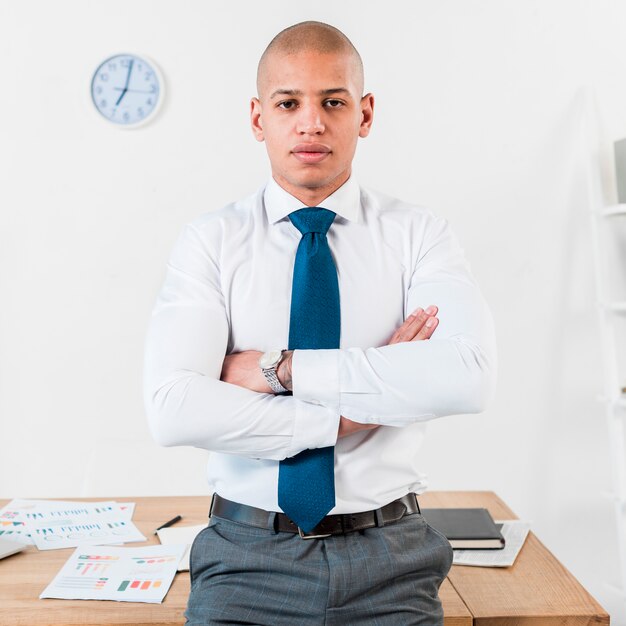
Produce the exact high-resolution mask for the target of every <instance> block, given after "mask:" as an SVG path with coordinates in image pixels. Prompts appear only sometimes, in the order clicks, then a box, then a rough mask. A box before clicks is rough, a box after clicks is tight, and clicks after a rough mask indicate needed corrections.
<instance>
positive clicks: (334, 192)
mask: <svg viewBox="0 0 626 626" xmlns="http://www.w3.org/2000/svg"><path fill="white" fill-rule="evenodd" d="M363 86H364V79H363V65H362V62H361V57H360V56H359V54H358V52H357V51H356V49H355V48H354V46H353V45H352V43H351V42H350V41H349V40H348V38H347V37H346V36H345V35H344V34H343V33H341V32H340V31H338V30H337V29H336V28H334V27H332V26H329V25H327V24H322V23H319V22H304V23H301V24H296V25H295V26H292V27H290V28H287V29H285V30H284V31H282V32H281V33H279V34H278V35H277V36H276V37H275V38H274V39H273V40H272V42H271V43H270V44H269V46H268V47H267V49H266V50H265V52H264V53H263V55H262V57H261V60H260V62H259V67H258V80H257V89H258V95H257V97H255V98H252V101H251V106H250V119H251V125H252V132H253V134H254V136H255V138H256V139H257V140H258V141H262V142H265V146H266V148H267V153H268V156H269V161H270V165H271V178H270V179H269V181H268V182H267V183H266V184H265V185H263V187H262V188H261V189H259V190H258V191H257V192H256V193H254V194H252V195H251V196H249V197H247V198H244V199H243V200H240V201H238V202H234V203H232V204H229V205H228V206H226V207H224V208H222V209H219V210H213V211H209V212H207V213H205V214H203V215H202V216H200V217H199V218H197V219H196V220H194V221H193V222H192V223H190V224H188V225H187V226H186V227H185V228H184V229H183V232H182V234H181V235H180V238H179V240H178V242H177V244H176V246H175V248H174V250H173V252H172V255H171V258H170V262H169V264H168V270H167V275H166V278H165V284H164V286H163V288H162V291H161V293H160V296H159V299H158V301H157V304H156V307H155V310H154V313H153V316H152V320H151V324H150V328H149V332H148V337H147V345H146V359H145V401H146V407H147V412H148V417H149V422H150V427H151V430H152V432H153V434H154V436H155V438H156V440H157V441H158V442H159V443H160V444H162V445H192V446H196V447H201V448H205V449H207V450H210V451H211V452H212V454H211V455H210V459H209V467H208V480H209V486H210V488H211V492H213V493H214V496H213V499H212V502H211V508H210V512H209V517H210V519H209V524H208V526H207V528H205V529H204V530H203V531H202V532H201V533H200V534H199V535H198V537H197V538H196V540H195V541H194V543H193V546H192V549H191V557H190V575H191V593H190V597H189V603H188V607H187V612H186V617H187V620H188V622H187V623H188V624H190V625H193V626H198V625H200V624H256V625H258V624H264V625H267V626H276V625H278V624H285V625H289V626H294V625H296V624H311V625H313V624H315V625H321V624H337V625H339V624H341V625H344V624H350V625H354V624H368V625H369V624H379V625H386V624H389V625H395V624H397V625H402V626H406V625H409V624H422V625H428V626H433V625H437V624H442V623H443V611H442V606H441V603H440V600H439V597H438V589H439V587H440V585H441V583H442V581H443V579H444V578H445V576H446V574H447V572H448V570H449V568H450V566H451V563H452V549H451V547H450V544H449V542H448V541H447V540H446V538H445V537H443V536H442V535H441V534H440V533H438V532H437V531H436V530H434V529H433V528H431V527H430V526H429V525H428V524H427V523H426V521H425V519H424V518H423V517H422V515H421V514H420V509H419V503H418V495H419V494H420V493H422V492H423V491H424V489H425V488H426V481H425V477H424V476H423V475H422V474H421V473H420V472H419V470H418V464H419V463H418V462H419V455H418V451H419V446H420V443H421V441H422V439H423V436H424V427H425V422H426V421H428V420H429V419H432V418H435V417H440V416H444V415H451V414H459V413H475V412H479V411H481V410H483V408H484V406H485V403H486V401H487V399H488V398H489V396H490V395H491V393H492V387H493V383H494V376H495V342H494V337H493V325H492V321H491V316H490V314H489V310H488V308H487V306H486V304H485V302H484V300H483V298H482V296H481V294H480V291H479V289H478V287H477V285H476V283H475V281H474V279H473V278H472V276H471V274H470V272H469V269H468V265H467V262H466V261H465V259H464V257H463V253H462V250H461V248H460V247H459V244H458V242H457V240H456V238H455V237H454V235H453V234H452V233H451V231H450V228H449V227H448V225H447V223H446V221H445V220H443V219H441V218H438V217H436V216H435V215H433V214H432V213H431V212H429V211H427V210H425V209H423V208H420V207H417V206H414V205H411V204H407V203H404V202H401V201H399V200H396V199H394V198H391V197H389V196H386V195H384V194H381V193H379V192H375V191H372V190H370V189H368V188H365V187H362V186H360V185H359V184H358V182H357V181H356V178H355V176H354V175H353V174H352V160H353V157H354V153H355V150H356V145H357V141H358V139H359V138H365V137H367V136H368V134H369V132H370V129H371V127H372V121H373V112H374V97H373V96H372V94H371V93H367V94H365V95H363ZM385 156H386V155H381V158H380V163H381V167H384V164H385V163H386V159H385ZM303 285H304V286H303ZM303 303H304V304H303ZM329 338H330V339H329Z"/></svg>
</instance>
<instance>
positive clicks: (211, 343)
mask: <svg viewBox="0 0 626 626" xmlns="http://www.w3.org/2000/svg"><path fill="white" fill-rule="evenodd" d="M228 338H229V322H228V317H227V314H226V307H225V302H224V297H223V293H222V290H221V286H220V270H219V264H218V261H217V259H216V258H214V257H213V256H212V255H211V254H210V253H209V250H208V248H207V246H206V245H205V242H204V241H203V238H202V237H201V236H200V233H199V232H198V230H197V228H196V227H195V226H194V225H188V226H186V227H185V229H184V230H183V232H182V234H181V236H180V237H179V239H178V241H177V243H176V245H175V247H174V250H173V252H172V255H171V258H170V261H169V263H168V266H167V272H166V276H165V281H164V284H163V287H162V289H161V292H160V294H159V297H158V300H157V303H156V306H155V308H154V311H153V313H152V316H151V319H150V323H149V327H148V332H147V336H146V343H145V357H144V404H145V407H146V412H147V416H148V423H149V427H150V430H151V432H152V435H153V437H154V438H155V440H156V441H157V443H159V444H160V445H164V446H175V445H189V446H195V447H199V448H204V449H207V450H211V451H215V452H223V453H229V454H236V455H240V456H248V457H252V458H259V459H275V460H280V459H283V458H286V457H290V456H293V455H295V454H297V453H298V452H300V451H302V450H304V449H306V448H317V447H325V446H329V445H333V444H334V443H335V441H336V438H337V429H338V423H339V412H338V406H337V405H335V406H332V404H329V405H322V404H316V403H312V402H305V401H303V400H300V399H297V398H295V397H292V396H276V395H274V394H269V393H268V394H264V393H257V392H254V391H250V390H248V389H245V388H243V387H239V386H237V385H232V384H229V383H226V382H223V381H221V380H220V375H221V370H222V365H223V361H224V356H225V354H226V349H227V345H228Z"/></svg>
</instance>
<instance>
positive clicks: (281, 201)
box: [263, 176, 361, 224]
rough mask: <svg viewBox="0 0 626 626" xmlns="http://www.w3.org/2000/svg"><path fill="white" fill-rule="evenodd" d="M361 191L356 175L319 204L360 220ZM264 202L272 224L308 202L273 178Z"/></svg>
mask: <svg viewBox="0 0 626 626" xmlns="http://www.w3.org/2000/svg"><path fill="white" fill-rule="evenodd" d="M360 200H361V191H360V189H359V185H358V183H357V182H356V179H355V178H354V176H350V178H349V179H348V180H347V181H346V182H345V183H344V184H343V185H341V187H339V189H337V190H336V191H335V192H334V193H332V194H331V195H330V196H328V197H327V198H325V199H324V200H322V202H320V203H319V205H318V206H320V207H323V208H325V209H328V210H329V211H332V212H333V213H336V214H337V215H338V216H340V217H343V218H345V219H348V220H351V221H354V222H358V221H360V219H359V218H360V210H361V202H360ZM263 203H264V205H265V211H266V213H267V218H268V220H269V221H270V223H271V224H275V223H276V222H278V221H279V220H281V219H283V218H285V217H287V215H289V213H292V212H293V211H297V210H298V209H302V208H304V207H306V204H304V203H303V202H301V201H300V200H298V198H295V197H294V196H292V195H291V194H290V193H288V192H287V191H285V190H284V189H283V188H282V187H281V186H280V185H279V184H278V183H277V182H276V181H275V180H274V179H273V178H270V180H269V182H268V183H267V185H266V187H265V191H264V192H263Z"/></svg>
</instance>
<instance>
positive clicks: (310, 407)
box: [287, 400, 339, 457]
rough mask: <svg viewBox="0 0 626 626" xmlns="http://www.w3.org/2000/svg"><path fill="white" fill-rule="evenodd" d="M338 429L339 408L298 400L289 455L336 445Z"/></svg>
mask: <svg viewBox="0 0 626 626" xmlns="http://www.w3.org/2000/svg"><path fill="white" fill-rule="evenodd" d="M338 431H339V410H338V409H337V408H335V407H326V406H322V405H319V404H316V403H313V402H305V401H302V400H296V417H295V420H294V428H293V437H292V439H291V446H290V449H289V450H288V451H287V457H292V456H295V455H296V454H298V453H299V452H302V451H303V450H308V449H310V450H313V449H315V448H327V447H328V446H334V445H335V443H337V433H338Z"/></svg>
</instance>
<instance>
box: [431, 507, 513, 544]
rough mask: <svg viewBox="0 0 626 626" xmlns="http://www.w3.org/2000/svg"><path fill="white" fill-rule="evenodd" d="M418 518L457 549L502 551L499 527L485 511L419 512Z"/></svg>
mask: <svg viewBox="0 0 626 626" xmlns="http://www.w3.org/2000/svg"><path fill="white" fill-rule="evenodd" d="M422 515H423V516H424V518H425V519H426V521H427V522H428V525H429V526H432V527H433V528H435V529H436V530H438V531H439V532H440V533H442V534H443V535H445V536H446V537H447V539H448V541H449V542H450V544H451V545H452V547H453V548H455V549H457V550H500V549H502V548H504V537H503V536H502V534H501V533H500V528H501V527H502V525H497V524H496V523H495V522H494V521H493V518H492V517H491V514H490V513H489V511H488V510H487V509H422Z"/></svg>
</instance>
